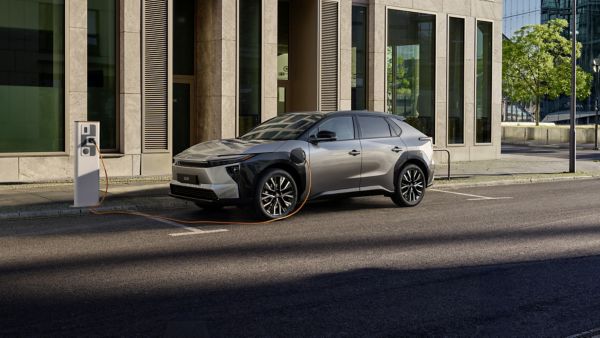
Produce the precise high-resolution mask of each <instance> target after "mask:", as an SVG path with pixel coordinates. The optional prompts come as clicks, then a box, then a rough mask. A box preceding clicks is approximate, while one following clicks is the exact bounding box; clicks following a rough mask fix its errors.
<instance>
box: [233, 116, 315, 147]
mask: <svg viewBox="0 0 600 338" xmlns="http://www.w3.org/2000/svg"><path fill="white" fill-rule="evenodd" d="M322 118H323V114H319V113H300V114H299V113H296V114H287V115H281V116H277V117H275V118H272V119H270V120H268V121H267V122H265V123H263V124H261V125H259V126H257V127H256V128H254V129H252V130H250V131H249V132H248V133H246V134H244V135H243V136H242V137H240V139H242V140H247V141H249V140H271V141H285V140H295V139H297V138H298V137H299V136H300V135H302V133H304V132H305V131H306V130H307V129H308V128H310V127H311V126H312V125H314V124H315V123H316V122H317V121H319V120H320V119H322Z"/></svg>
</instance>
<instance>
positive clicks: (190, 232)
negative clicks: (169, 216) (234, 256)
mask: <svg viewBox="0 0 600 338" xmlns="http://www.w3.org/2000/svg"><path fill="white" fill-rule="evenodd" d="M150 219H152V220H153V221H157V222H161V223H164V224H168V225H172V226H174V227H178V228H182V229H185V230H187V232H178V233H173V234H169V236H171V237H180V236H192V235H207V234H214V233H217V232H227V231H229V230H227V229H214V230H200V229H198V228H194V227H189V226H187V225H183V224H179V223H177V222H173V221H169V220H166V219H161V218H154V217H151V218H150Z"/></svg>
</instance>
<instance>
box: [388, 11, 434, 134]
mask: <svg viewBox="0 0 600 338" xmlns="http://www.w3.org/2000/svg"><path fill="white" fill-rule="evenodd" d="M386 64H387V93H386V94H387V95H386V97H387V101H386V105H387V111H388V112H390V113H392V114H395V115H400V116H404V117H406V121H407V122H408V123H409V124H411V125H413V126H414V127H416V128H417V129H419V130H421V131H422V132H424V133H425V134H427V135H428V136H431V137H435V15H430V14H423V13H415V12H406V11H400V10H389V11H388V41H387V52H386Z"/></svg>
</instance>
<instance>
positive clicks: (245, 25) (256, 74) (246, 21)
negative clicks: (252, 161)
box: [238, 0, 262, 135]
mask: <svg viewBox="0 0 600 338" xmlns="http://www.w3.org/2000/svg"><path fill="white" fill-rule="evenodd" d="M239 6H240V13H243V15H240V16H239V18H240V19H239V20H240V22H239V48H240V49H239V89H238V97H239V133H240V135H242V134H245V133H246V132H247V131H248V130H250V129H252V128H253V127H254V126H256V125H257V124H258V123H259V122H260V109H261V107H260V97H261V79H260V74H261V65H260V63H261V55H260V54H261V42H262V41H261V0H240V2H239Z"/></svg>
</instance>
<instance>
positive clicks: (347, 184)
mask: <svg viewBox="0 0 600 338" xmlns="http://www.w3.org/2000/svg"><path fill="white" fill-rule="evenodd" d="M308 170H310V173H311V176H310V177H311V178H312V179H311V180H310V182H309V175H308V172H307V171H308ZM432 182H433V146H432V140H431V138H430V137H427V136H426V135H424V134H423V133H421V132H420V131H418V130H417V129H415V128H413V127H411V126H410V125H408V124H407V123H405V122H403V119H402V118H401V117H398V116H394V115H389V114H382V113H372V112H365V111H361V112H354V111H347V112H332V113H320V112H311V113H289V114H286V115H282V116H278V117H275V118H273V119H270V120H268V121H266V122H264V123H263V124H261V125H259V126H257V127H256V128H254V129H253V130H251V131H250V132H248V133H247V134H245V135H243V136H241V137H239V138H236V139H225V140H219V141H208V142H203V143H200V144H197V145H195V146H192V147H190V148H189V149H187V150H185V151H184V152H182V153H180V154H178V155H176V156H175V157H174V159H173V180H172V182H171V195H172V196H174V197H178V198H183V199H188V200H192V201H194V202H196V204H197V205H198V206H201V207H211V206H213V207H220V206H224V205H244V206H251V207H252V208H253V209H254V210H255V211H256V213H257V214H258V216H259V217H260V218H264V219H274V218H280V217H284V216H286V215H288V214H290V213H291V212H293V210H294V209H295V208H296V207H297V206H298V204H299V202H300V201H302V200H303V199H304V198H305V197H306V195H305V194H306V193H307V191H309V190H310V196H308V198H309V199H316V198H324V197H330V196H340V195H344V196H364V195H386V196H389V197H391V199H392V201H394V203H396V204H397V205H399V206H416V205H417V204H419V203H420V202H421V200H422V199H423V196H424V194H425V188H426V187H428V186H430V185H431V184H432ZM309 183H311V184H310V187H308V184H309ZM309 188H310V189H309Z"/></svg>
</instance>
